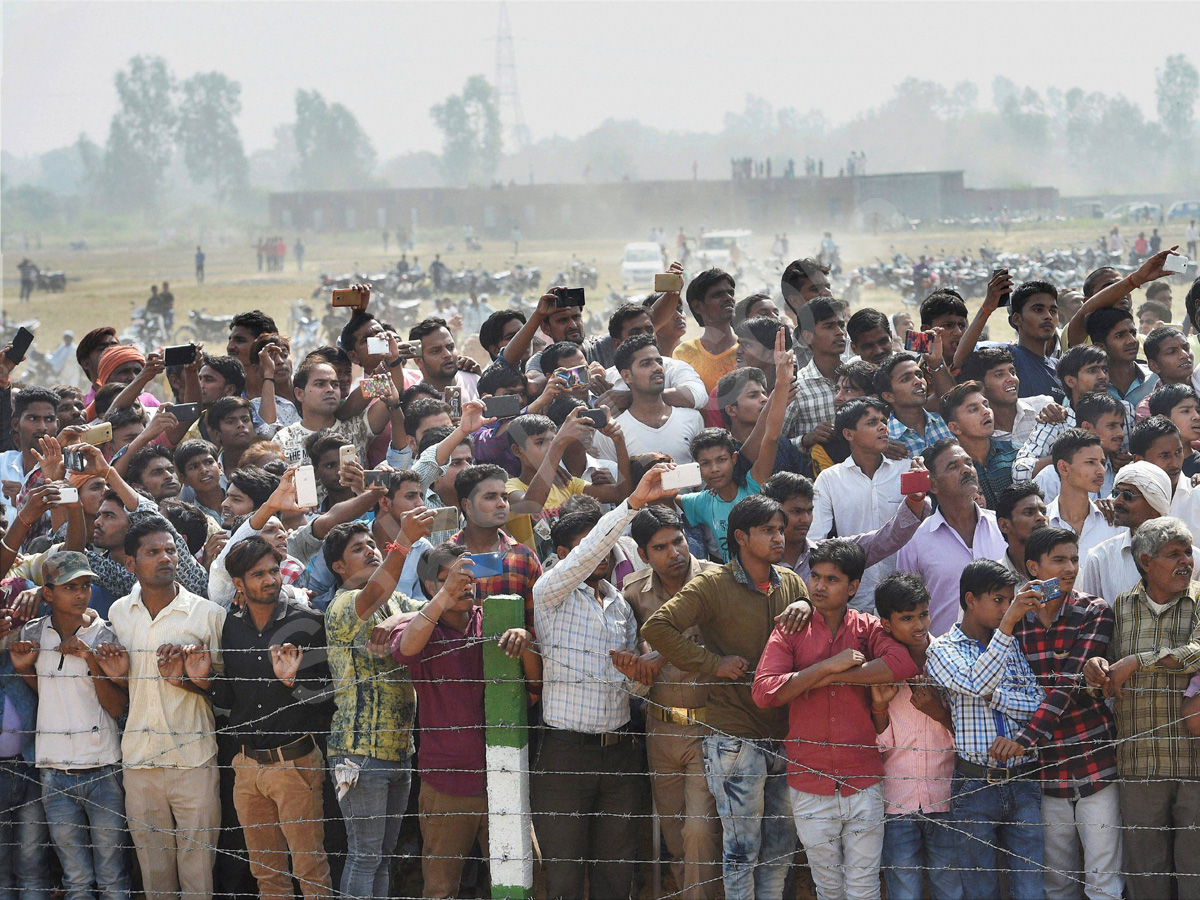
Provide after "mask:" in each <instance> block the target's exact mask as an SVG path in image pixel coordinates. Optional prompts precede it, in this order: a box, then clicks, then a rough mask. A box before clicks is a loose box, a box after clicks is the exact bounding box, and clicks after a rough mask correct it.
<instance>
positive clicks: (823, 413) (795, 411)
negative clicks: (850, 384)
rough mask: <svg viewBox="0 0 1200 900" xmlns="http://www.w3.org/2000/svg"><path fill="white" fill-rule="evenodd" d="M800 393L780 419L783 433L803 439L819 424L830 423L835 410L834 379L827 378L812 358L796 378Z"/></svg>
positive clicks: (835, 391) (835, 386)
mask: <svg viewBox="0 0 1200 900" xmlns="http://www.w3.org/2000/svg"><path fill="white" fill-rule="evenodd" d="M796 381H797V383H798V384H799V390H798V391H797V393H796V399H795V400H793V401H792V402H791V404H789V406H788V408H787V412H786V413H785V414H784V418H783V433H784V434H785V435H787V436H788V437H790V438H793V439H795V438H802V437H804V435H806V434H808V433H809V432H810V431H812V430H813V429H814V428H816V427H817V426H818V425H821V424H823V423H825V422H832V421H833V417H834V414H835V413H836V412H837V409H836V408H835V407H834V405H833V398H834V395H835V394H837V379H836V378H826V377H825V376H824V375H822V374H821V370H820V369H818V368H817V361H816V360H815V359H814V360H813V361H812V362H810V363H809V364H808V365H807V366H805V367H804V368H803V369H801V370H800V373H799V374H798V375H797V376H796Z"/></svg>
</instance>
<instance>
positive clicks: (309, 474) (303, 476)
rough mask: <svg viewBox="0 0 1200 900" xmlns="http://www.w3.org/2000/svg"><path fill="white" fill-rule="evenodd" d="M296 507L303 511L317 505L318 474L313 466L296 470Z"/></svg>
mask: <svg viewBox="0 0 1200 900" xmlns="http://www.w3.org/2000/svg"><path fill="white" fill-rule="evenodd" d="M296 505H297V506H299V507H301V508H302V509H310V508H311V507H314V506H316V505H317V473H316V472H315V471H314V470H313V467H312V466H301V467H300V468H298V469H297V470H296Z"/></svg>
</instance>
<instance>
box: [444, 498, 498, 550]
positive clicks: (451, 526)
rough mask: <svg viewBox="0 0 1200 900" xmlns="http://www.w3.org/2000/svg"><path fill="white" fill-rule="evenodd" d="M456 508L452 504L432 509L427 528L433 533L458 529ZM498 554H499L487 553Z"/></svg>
mask: <svg viewBox="0 0 1200 900" xmlns="http://www.w3.org/2000/svg"><path fill="white" fill-rule="evenodd" d="M458 524H459V522H458V510H457V509H455V508H454V507H453V506H443V507H442V508H441V509H435V510H434V511H433V522H432V523H431V524H430V526H429V530H430V531H432V532H433V533H434V534H437V533H438V532H439V531H457V530H458ZM487 555H495V556H499V555H500V554H498V553H497V554H487Z"/></svg>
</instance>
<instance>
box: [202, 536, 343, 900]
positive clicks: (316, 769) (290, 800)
mask: <svg viewBox="0 0 1200 900" xmlns="http://www.w3.org/2000/svg"><path fill="white" fill-rule="evenodd" d="M281 559H282V557H281V556H280V554H279V551H277V550H276V549H275V548H274V547H272V546H271V545H270V544H268V543H267V542H266V541H265V540H263V539H262V538H261V537H258V536H257V535H256V536H254V537H251V538H248V539H247V540H245V541H242V542H240V543H239V544H238V545H237V546H235V547H234V548H233V549H232V550H231V551H229V554H228V556H226V558H225V567H226V569H227V570H228V572H229V577H230V578H231V579H232V581H233V585H234V587H235V588H237V591H238V597H239V598H240V599H242V600H244V604H243V605H242V606H241V607H235V608H234V609H232V610H231V611H230V613H229V615H228V616H227V617H226V619H225V625H224V628H223V629H222V632H221V647H222V654H223V657H224V661H225V671H224V673H223V674H222V675H218V676H216V677H214V678H213V681H212V688H211V695H212V699H213V705H214V706H215V707H217V708H219V709H227V710H229V729H228V730H229V732H230V733H231V734H232V735H233V736H234V737H235V739H236V740H237V741H240V743H241V752H239V753H238V754H237V755H236V756H235V757H234V758H233V768H234V787H233V802H234V806H235V807H236V809H237V814H238V819H239V820H240V822H241V824H242V828H243V830H244V831H245V835H246V847H247V849H248V850H249V851H250V870H251V871H252V872H253V873H254V877H255V878H256V879H257V881H258V888H259V893H260V895H261V896H263V897H272V898H274V897H279V898H282V897H287V898H290V897H291V896H292V874H294V875H295V877H296V879H297V881H299V882H300V887H301V890H302V891H303V894H304V896H305V897H306V898H307V897H328V896H331V895H332V890H333V888H332V882H331V879H330V874H329V862H328V860H327V859H326V857H325V849H324V827H323V825H322V819H323V818H324V806H323V801H322V786H323V783H324V780H325V774H324V772H325V760H324V758H323V756H322V754H321V751H320V749H319V748H318V747H317V743H316V740H315V739H314V738H313V735H312V731H313V726H314V723H315V722H316V721H319V720H320V715H319V714H318V713H317V710H315V709H314V707H315V706H316V707H319V706H321V705H322V704H323V703H325V702H326V700H327V696H328V695H327V690H328V689H329V667H328V665H327V663H326V661H325V651H324V647H325V643H326V642H325V625H324V620H323V618H322V616H321V614H320V613H318V612H316V611H314V610H312V609H310V608H309V607H307V606H305V605H303V604H301V603H298V602H296V601H294V600H289V599H286V598H285V597H283V596H281V591H282V588H283V579H282V577H281V576H280V573H279V563H280V561H281ZM289 851H290V852H291V857H292V859H291V862H292V865H291V873H292V874H289V868H288V857H287V854H288V852H289Z"/></svg>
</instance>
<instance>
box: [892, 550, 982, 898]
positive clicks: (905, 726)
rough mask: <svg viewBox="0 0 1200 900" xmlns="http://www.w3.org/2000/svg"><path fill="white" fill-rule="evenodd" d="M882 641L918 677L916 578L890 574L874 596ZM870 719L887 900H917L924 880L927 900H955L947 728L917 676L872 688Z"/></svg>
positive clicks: (922, 624) (920, 642) (924, 648)
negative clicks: (896, 647)
mask: <svg viewBox="0 0 1200 900" xmlns="http://www.w3.org/2000/svg"><path fill="white" fill-rule="evenodd" d="M875 607H876V609H878V611H879V618H880V621H881V624H882V626H883V630H884V632H885V633H886V634H888V635H890V636H891V637H892V638H894V639H895V640H896V641H898V642H899V643H900V644H901V645H902V646H903V647H904V648H905V649H906V650H907V651H908V654H909V656H911V657H912V661H913V664H914V665H916V667H917V670H918V671H920V672H924V671H925V661H926V656H927V654H928V652H929V642H930V638H929V591H927V590H925V585H924V584H923V583H922V581H921V579H920V578H919V577H918V576H916V575H909V574H907V573H903V572H894V573H892V574H891V575H888V576H887V577H885V578H884V579H883V580H881V581H880V582H879V584H878V585H877V586H876V588H875ZM871 719H872V721H873V723H874V725H875V731H876V733H877V734H878V738H877V741H878V745H879V749H880V752H881V753H882V754H883V773H884V779H883V800H884V804H885V812H886V819H885V821H884V833H883V856H882V860H881V865H882V867H883V877H884V883H885V884H886V885H887V895H888V900H922V898H923V897H924V877H923V876H928V878H929V887H930V896H931V897H932V898H933V900H961V898H962V897H963V896H964V893H963V883H962V881H963V878H962V873H961V872H960V871H958V870H959V868H960V866H959V862H958V859H957V854H958V848H959V843H960V842H959V839H958V838H959V836H958V835H957V834H956V833H955V831H954V829H953V828H952V827H951V825H950V822H949V819H950V785H951V780H952V779H953V777H954V736H953V735H952V734H951V732H950V729H951V728H952V727H953V722H952V720H951V718H950V711H949V710H948V709H946V707H945V705H944V704H943V703H942V701H941V697H940V696H939V695H938V693H937V691H936V690H935V689H934V688H933V687H932V686H931V685H929V684H928V683H927V682H926V681H925V679H924V677H923V676H918V677H917V678H915V679H912V680H910V681H908V682H900V683H899V684H875V685H872V686H871Z"/></svg>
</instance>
